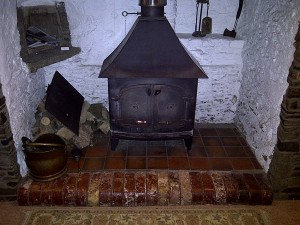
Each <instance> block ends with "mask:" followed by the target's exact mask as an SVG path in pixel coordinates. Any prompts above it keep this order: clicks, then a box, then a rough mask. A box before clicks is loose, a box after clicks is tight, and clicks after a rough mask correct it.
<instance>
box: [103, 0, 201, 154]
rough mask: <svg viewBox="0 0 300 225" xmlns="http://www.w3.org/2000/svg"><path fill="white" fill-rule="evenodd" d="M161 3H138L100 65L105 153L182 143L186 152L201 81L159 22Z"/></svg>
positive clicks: (195, 66) (196, 69)
mask: <svg viewBox="0 0 300 225" xmlns="http://www.w3.org/2000/svg"><path fill="white" fill-rule="evenodd" d="M166 4H167V0H140V1H139V5H140V6H141V16H139V17H138V18H137V20H136V22H135V23H134V25H133V27H132V28H131V30H130V31H129V32H128V34H127V35H126V37H125V38H124V40H123V41H122V42H121V43H120V45H119V46H118V47H117V48H116V49H115V50H114V51H113V52H112V53H111V54H110V55H109V56H108V57H107V58H106V59H105V60H104V62H103V66H102V68H101V72H100V75H99V77H103V78H108V95H109V115H110V128H111V130H110V135H111V149H112V150H115V149H116V147H117V145H118V142H119V139H136V140H165V139H184V140H185V145H186V148H187V149H188V150H190V149H191V145H192V139H193V129H194V119H195V107H196V97H197V86H198V78H207V76H206V74H205V72H204V71H203V70H202V68H201V66H200V65H199V64H198V62H197V61H196V60H194V59H193V57H192V56H190V55H189V53H188V52H187V51H186V50H185V48H184V47H183V46H182V44H181V43H180V41H179V39H178V38H177V36H176V34H175V32H174V31H173V29H172V27H171V25H170V23H169V22H168V20H167V18H166V17H165V16H164V6H165V5H166Z"/></svg>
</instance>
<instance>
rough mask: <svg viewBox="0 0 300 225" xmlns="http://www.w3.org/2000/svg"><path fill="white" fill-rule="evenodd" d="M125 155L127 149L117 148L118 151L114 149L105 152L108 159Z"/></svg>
mask: <svg viewBox="0 0 300 225" xmlns="http://www.w3.org/2000/svg"><path fill="white" fill-rule="evenodd" d="M126 154H127V147H126V149H125V148H119V149H116V150H115V151H112V150H110V149H109V150H108V151H107V156H108V157H126Z"/></svg>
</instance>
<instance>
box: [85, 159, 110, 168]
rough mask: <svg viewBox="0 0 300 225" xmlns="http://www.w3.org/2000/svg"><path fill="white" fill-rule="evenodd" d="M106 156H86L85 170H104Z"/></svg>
mask: <svg viewBox="0 0 300 225" xmlns="http://www.w3.org/2000/svg"><path fill="white" fill-rule="evenodd" d="M104 162H105V158H86V159H85V161H84V167H83V170H88V171H91V170H92V171H98V170H102V169H103V166H104Z"/></svg>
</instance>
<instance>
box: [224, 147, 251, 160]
mask: <svg viewBox="0 0 300 225" xmlns="http://www.w3.org/2000/svg"><path fill="white" fill-rule="evenodd" d="M224 149H225V152H226V154H227V156H228V157H248V154H247V153H246V152H245V150H244V148H243V147H241V146H236V147H235V146H233V147H224Z"/></svg>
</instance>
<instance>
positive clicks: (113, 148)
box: [110, 137, 119, 151]
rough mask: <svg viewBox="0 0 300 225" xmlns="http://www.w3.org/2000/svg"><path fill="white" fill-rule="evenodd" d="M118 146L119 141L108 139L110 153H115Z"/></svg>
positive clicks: (113, 138)
mask: <svg viewBox="0 0 300 225" xmlns="http://www.w3.org/2000/svg"><path fill="white" fill-rule="evenodd" d="M118 144H119V139H118V138H115V137H110V148H111V150H112V151H115V150H116V148H117V146H118Z"/></svg>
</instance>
